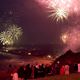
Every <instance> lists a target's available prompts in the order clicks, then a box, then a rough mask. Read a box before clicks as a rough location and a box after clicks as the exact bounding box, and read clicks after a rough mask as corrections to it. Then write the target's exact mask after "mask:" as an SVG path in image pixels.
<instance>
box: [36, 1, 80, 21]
mask: <svg viewBox="0 0 80 80" xmlns="http://www.w3.org/2000/svg"><path fill="white" fill-rule="evenodd" d="M36 1H37V2H39V4H41V5H42V4H43V6H45V8H49V9H50V11H52V13H51V14H50V16H51V17H54V18H55V17H56V20H57V21H59V20H63V19H67V18H68V16H71V15H72V14H77V15H80V14H79V13H80V4H79V3H80V0H36Z"/></svg>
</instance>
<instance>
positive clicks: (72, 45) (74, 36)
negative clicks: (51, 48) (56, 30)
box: [61, 26, 80, 50]
mask: <svg viewBox="0 0 80 80" xmlns="http://www.w3.org/2000/svg"><path fill="white" fill-rule="evenodd" d="M61 39H62V42H63V43H64V44H66V45H67V48H68V49H72V50H76V49H78V48H79V47H80V27H79V26H78V27H74V28H69V29H68V30H67V31H66V32H65V33H63V35H62V36H61Z"/></svg>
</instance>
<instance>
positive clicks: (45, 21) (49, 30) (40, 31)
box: [0, 0, 80, 48]
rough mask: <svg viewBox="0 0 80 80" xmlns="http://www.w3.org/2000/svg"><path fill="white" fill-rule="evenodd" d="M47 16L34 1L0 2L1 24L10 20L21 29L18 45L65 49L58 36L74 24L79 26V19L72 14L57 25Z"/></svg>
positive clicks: (44, 10)
mask: <svg viewBox="0 0 80 80" xmlns="http://www.w3.org/2000/svg"><path fill="white" fill-rule="evenodd" d="M47 16H48V12H47V11H46V9H45V8H44V7H42V6H40V5H39V4H38V3H37V2H36V1H35V0H0V20H2V21H3V22H5V21H6V20H10V21H11V22H13V23H14V24H17V25H18V26H20V27H22V29H23V35H22V37H21V40H20V43H19V44H21V45H27V44H29V45H50V44H52V45H55V46H57V45H58V47H60V48H61V46H64V48H65V44H64V43H63V42H62V41H61V39H60V36H61V35H62V33H64V32H66V30H68V29H70V27H71V28H72V27H73V26H75V25H76V24H77V25H79V18H77V17H75V16H76V14H73V15H72V16H69V19H68V20H65V21H64V22H58V23H57V22H56V21H55V20H52V19H50V18H48V17H47ZM74 17H75V19H76V20H77V22H76V21H75V19H74ZM78 17H79V15H78ZM68 45H69V44H68ZM78 46H80V45H78ZM78 48H79V47H78Z"/></svg>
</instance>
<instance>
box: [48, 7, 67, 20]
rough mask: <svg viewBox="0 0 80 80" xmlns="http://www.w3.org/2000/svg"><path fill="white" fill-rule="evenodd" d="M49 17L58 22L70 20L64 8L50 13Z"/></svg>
mask: <svg viewBox="0 0 80 80" xmlns="http://www.w3.org/2000/svg"><path fill="white" fill-rule="evenodd" d="M49 17H51V18H54V19H56V21H60V20H61V21H63V20H64V19H67V18H68V13H67V12H66V11H65V10H64V9H63V8H62V9H61V8H57V9H55V10H52V11H51V12H50V15H49Z"/></svg>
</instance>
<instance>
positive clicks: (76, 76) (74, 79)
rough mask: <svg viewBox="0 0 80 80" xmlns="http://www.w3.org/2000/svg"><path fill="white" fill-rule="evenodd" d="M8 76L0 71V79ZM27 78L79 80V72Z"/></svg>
mask: <svg viewBox="0 0 80 80" xmlns="http://www.w3.org/2000/svg"><path fill="white" fill-rule="evenodd" d="M8 77H9V76H8V75H7V74H6V73H4V72H3V73H2V72H1V73H0V80H9V78H8ZM28 80H80V73H74V74H70V75H68V76H65V75H53V76H46V77H44V78H37V79H28Z"/></svg>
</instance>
